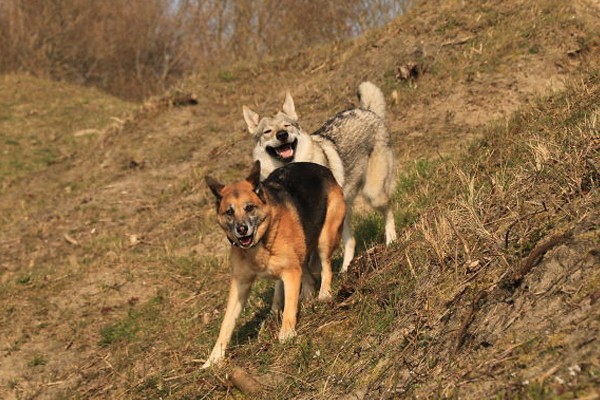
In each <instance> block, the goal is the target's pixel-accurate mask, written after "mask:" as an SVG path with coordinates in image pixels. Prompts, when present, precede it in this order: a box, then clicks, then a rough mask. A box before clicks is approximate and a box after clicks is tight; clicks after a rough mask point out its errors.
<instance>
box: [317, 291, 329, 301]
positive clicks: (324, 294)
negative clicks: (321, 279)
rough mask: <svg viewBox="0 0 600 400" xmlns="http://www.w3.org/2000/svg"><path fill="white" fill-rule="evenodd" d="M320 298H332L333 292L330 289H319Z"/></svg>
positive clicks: (325, 299) (322, 299)
mask: <svg viewBox="0 0 600 400" xmlns="http://www.w3.org/2000/svg"><path fill="white" fill-rule="evenodd" d="M319 300H320V301H327V300H331V292H330V291H329V290H321V291H319Z"/></svg>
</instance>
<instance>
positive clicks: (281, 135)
mask: <svg viewBox="0 0 600 400" xmlns="http://www.w3.org/2000/svg"><path fill="white" fill-rule="evenodd" d="M275 137H276V138H277V140H280V141H282V142H283V141H284V140H287V138H288V133H287V131H279V132H277V134H276V135H275Z"/></svg>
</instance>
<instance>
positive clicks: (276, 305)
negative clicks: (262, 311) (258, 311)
mask: <svg viewBox="0 0 600 400" xmlns="http://www.w3.org/2000/svg"><path fill="white" fill-rule="evenodd" d="M281 310H283V282H282V281H281V279H278V280H277V282H275V291H274V292H273V303H272V304H271V312H272V313H273V314H276V315H277V314H279V313H280V312H281Z"/></svg>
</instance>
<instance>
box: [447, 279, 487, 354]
mask: <svg viewBox="0 0 600 400" xmlns="http://www.w3.org/2000/svg"><path fill="white" fill-rule="evenodd" d="M487 295H488V292H487V291H485V290H482V291H480V292H479V293H477V295H476V296H475V298H473V302H472V303H471V309H470V310H469V312H468V313H467V314H466V315H465V317H464V318H463V321H462V323H461V324H460V329H459V330H458V334H457V335H456V345H455V346H454V352H455V353H456V352H457V351H458V350H460V348H461V347H462V345H463V344H464V343H465V339H466V336H467V330H468V329H469V326H470V325H471V322H473V319H474V318H475V313H476V312H477V311H478V310H479V307H480V306H479V302H480V301H481V300H483V299H485V298H486V297H487Z"/></svg>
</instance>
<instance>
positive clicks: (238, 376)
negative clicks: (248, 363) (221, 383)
mask: <svg viewBox="0 0 600 400" xmlns="http://www.w3.org/2000/svg"><path fill="white" fill-rule="evenodd" d="M228 379H229V382H231V383H232V384H233V386H235V387H236V388H238V389H239V390H240V391H241V392H242V393H244V394H246V395H249V394H255V393H258V392H260V391H261V390H262V388H263V386H262V385H261V384H260V382H258V381H257V380H256V378H254V377H253V376H252V375H250V374H249V373H248V372H246V371H245V370H244V369H243V368H241V367H233V369H232V370H231V372H230V373H229V376H228Z"/></svg>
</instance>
